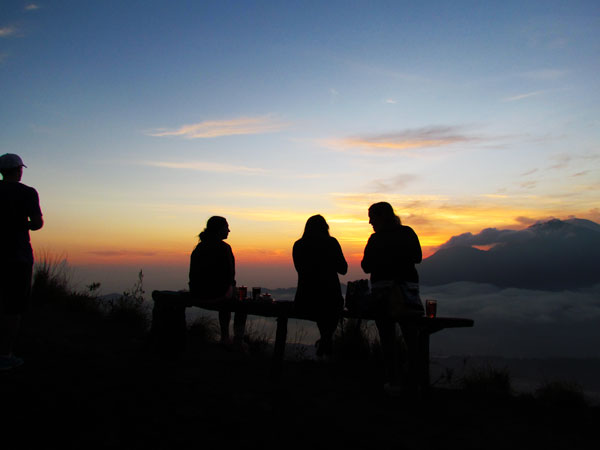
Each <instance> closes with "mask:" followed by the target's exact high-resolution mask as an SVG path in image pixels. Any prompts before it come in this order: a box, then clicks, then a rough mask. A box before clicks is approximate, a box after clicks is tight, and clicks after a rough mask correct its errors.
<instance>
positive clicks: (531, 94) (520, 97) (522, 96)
mask: <svg viewBox="0 0 600 450" xmlns="http://www.w3.org/2000/svg"><path fill="white" fill-rule="evenodd" d="M543 93H544V91H533V92H527V93H525V94H518V95H514V96H512V97H506V98H504V99H502V101H503V102H516V101H518V100H523V99H525V98H529V97H535V96H537V95H541V94H543Z"/></svg>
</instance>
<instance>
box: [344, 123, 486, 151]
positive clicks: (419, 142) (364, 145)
mask: <svg viewBox="0 0 600 450" xmlns="http://www.w3.org/2000/svg"><path fill="white" fill-rule="evenodd" d="M478 140H479V138H476V137H475V136H469V135H467V134H464V133H462V132H461V130H460V129H459V128H458V127H444V126H435V127H426V128H417V129H409V130H404V131H400V132H397V133H388V134H379V135H365V136H356V137H351V138H347V139H343V140H341V141H339V142H338V145H339V146H342V147H346V148H361V149H363V150H364V151H367V152H381V151H385V150H388V151H389V150H392V151H397V150H410V149H416V148H427V147H443V146H448V145H453V144H459V143H467V142H474V141H478Z"/></svg>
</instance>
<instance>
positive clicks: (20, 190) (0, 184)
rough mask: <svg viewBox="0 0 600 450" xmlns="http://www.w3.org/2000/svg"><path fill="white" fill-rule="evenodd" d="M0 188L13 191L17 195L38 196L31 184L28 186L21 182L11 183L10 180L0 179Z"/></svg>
mask: <svg viewBox="0 0 600 450" xmlns="http://www.w3.org/2000/svg"><path fill="white" fill-rule="evenodd" d="M0 189H3V190H4V191H8V192H12V193H15V194H18V195H29V196H35V197H37V196H38V193H37V191H36V190H35V188H32V187H31V186H28V185H26V184H23V183H21V182H18V183H12V182H6V181H1V180H0Z"/></svg>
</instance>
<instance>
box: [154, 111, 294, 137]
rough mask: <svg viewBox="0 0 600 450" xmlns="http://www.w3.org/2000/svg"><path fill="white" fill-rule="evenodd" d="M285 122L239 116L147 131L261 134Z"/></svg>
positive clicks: (199, 134) (183, 134) (194, 134)
mask: <svg viewBox="0 0 600 450" xmlns="http://www.w3.org/2000/svg"><path fill="white" fill-rule="evenodd" d="M285 126H286V124H285V123H283V122H280V121H277V120H274V119H273V118H271V117H270V116H265V117H241V118H237V119H231V120H209V121H205V122H199V123H194V124H188V125H183V126H181V127H179V128H176V129H174V130H168V129H158V130H154V131H151V132H149V133H148V135H150V136H155V137H169V136H178V137H184V138H187V139H207V138H216V137H222V136H234V135H240V134H262V133H273V132H275V131H279V130H281V129H283V128H284V127H285Z"/></svg>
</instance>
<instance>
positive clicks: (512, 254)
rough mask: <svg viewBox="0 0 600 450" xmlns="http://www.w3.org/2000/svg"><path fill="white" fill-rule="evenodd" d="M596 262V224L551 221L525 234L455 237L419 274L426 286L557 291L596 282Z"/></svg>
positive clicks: (599, 235) (599, 239)
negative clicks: (464, 283) (469, 284)
mask: <svg viewBox="0 0 600 450" xmlns="http://www.w3.org/2000/svg"><path fill="white" fill-rule="evenodd" d="M476 246H486V247H487V246H491V248H489V250H480V249H478V248H477V247H476ZM599 263H600V225H598V224H597V223H595V222H592V221H590V220H585V219H569V220H564V221H563V220H558V219H553V220H549V221H547V222H541V223H536V224H535V225H532V226H530V227H529V228H527V229H524V230H498V229H496V228H487V229H485V230H482V231H481V232H480V233H478V234H472V233H464V234H461V235H459V236H454V237H452V238H451V239H450V240H448V241H447V242H446V243H445V244H443V245H442V246H441V247H440V249H439V250H438V251H437V252H436V253H435V254H433V255H431V256H430V257H429V258H427V259H425V260H423V262H422V263H421V265H420V267H419V274H420V279H421V283H422V284H423V285H429V286H434V285H440V284H447V283H451V282H454V281H472V282H477V283H490V284H494V285H496V286H499V287H518V288H524V289H541V290H553V291H556V290H565V289H577V288H583V287H589V286H592V285H594V284H597V283H600V270H599V267H600V264H599Z"/></svg>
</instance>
